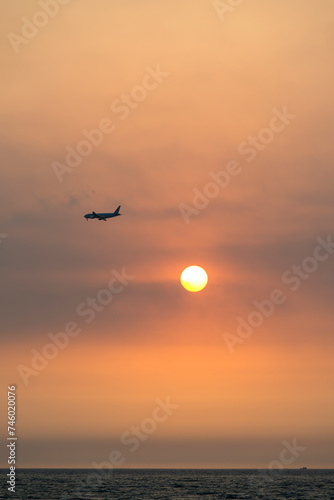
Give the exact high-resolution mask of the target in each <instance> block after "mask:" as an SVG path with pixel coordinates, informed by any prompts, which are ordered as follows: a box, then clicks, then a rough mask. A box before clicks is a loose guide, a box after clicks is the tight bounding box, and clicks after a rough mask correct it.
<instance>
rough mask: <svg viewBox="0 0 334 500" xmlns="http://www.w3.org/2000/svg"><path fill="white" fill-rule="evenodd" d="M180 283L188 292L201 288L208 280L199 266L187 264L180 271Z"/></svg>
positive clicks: (197, 290)
mask: <svg viewBox="0 0 334 500" xmlns="http://www.w3.org/2000/svg"><path fill="white" fill-rule="evenodd" d="M180 280H181V284H182V286H183V287H184V288H185V289H186V290H188V291H189V292H199V291H200V290H203V288H204V287H205V286H206V284H207V282H208V275H207V274H206V272H205V271H204V269H202V268H201V267H199V266H189V267H186V269H184V271H182V273H181V277H180Z"/></svg>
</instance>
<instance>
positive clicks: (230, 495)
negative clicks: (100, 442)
mask: <svg viewBox="0 0 334 500" xmlns="http://www.w3.org/2000/svg"><path fill="white" fill-rule="evenodd" d="M7 473H8V470H7V469H2V470H1V478H2V481H1V491H0V498H1V499H3V498H11V499H30V500H39V499H41V500H46V499H51V500H84V499H91V500H105V499H115V500H118V499H123V500H127V499H128V500H130V499H131V500H132V499H134V500H135V499H143V500H146V499H147V500H181V499H188V500H195V499H201V500H215V499H235V500H237V499H238V500H246V499H251V500H256V499H268V500H282V499H289V500H305V499H310V500H317V499H321V500H325V499H326V500H334V470H315V469H313V470H292V469H289V470H282V471H274V472H273V471H271V472H270V471H268V470H267V469H264V470H260V471H259V470H255V469H252V470H245V469H243V470H226V469H224V470H217V469H205V470H204V469H201V470H198V469H190V470H188V469H118V470H110V471H106V470H101V471H95V470H88V469H19V470H18V471H17V477H16V488H15V490H16V492H15V493H11V492H8V490H7V485H6V480H7V477H6V474H7Z"/></svg>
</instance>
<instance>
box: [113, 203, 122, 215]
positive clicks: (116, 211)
mask: <svg viewBox="0 0 334 500" xmlns="http://www.w3.org/2000/svg"><path fill="white" fill-rule="evenodd" d="M120 208H121V205H119V207H117V208H116V210H115V212H114V213H115V214H119V210H120Z"/></svg>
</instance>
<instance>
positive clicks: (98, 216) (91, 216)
mask: <svg viewBox="0 0 334 500" xmlns="http://www.w3.org/2000/svg"><path fill="white" fill-rule="evenodd" d="M120 208H121V205H120V206H119V207H117V208H116V210H115V212H111V213H102V214H97V213H96V212H92V213H91V214H86V215H84V217H85V219H86V220H87V221H88V219H97V220H104V221H106V220H107V219H111V218H112V217H117V216H118V215H122V214H120V213H119V209H120Z"/></svg>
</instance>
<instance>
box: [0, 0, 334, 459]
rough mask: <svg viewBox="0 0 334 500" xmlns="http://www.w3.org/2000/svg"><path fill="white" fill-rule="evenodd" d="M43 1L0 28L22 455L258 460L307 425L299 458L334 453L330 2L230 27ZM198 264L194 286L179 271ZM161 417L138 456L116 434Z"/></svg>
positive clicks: (197, 8)
mask: <svg viewBox="0 0 334 500" xmlns="http://www.w3.org/2000/svg"><path fill="white" fill-rule="evenodd" d="M226 3H228V2H226ZM42 4H43V1H42V0H40V2H35V1H31V2H29V3H27V2H23V1H17V2H15V3H14V4H13V3H12V2H10V1H9V0H8V1H7V0H5V1H3V4H2V10H3V12H4V15H3V16H1V21H0V25H1V28H2V29H1V31H2V33H3V36H2V40H1V46H0V56H1V59H2V68H3V71H2V79H1V82H0V91H1V92H0V96H1V97H0V99H1V113H0V127H1V143H2V144H1V146H2V148H1V150H2V162H1V164H2V169H1V182H0V186H1V187H0V189H1V200H2V208H1V215H2V217H1V225H0V235H2V236H1V239H0V263H1V266H2V287H1V288H2V296H1V318H2V331H3V334H2V349H1V351H2V357H3V359H2V362H1V372H2V380H3V381H4V385H5V386H6V385H7V384H12V383H15V384H16V385H17V394H18V408H19V414H18V424H17V428H18V435H19V439H20V465H21V466H28V467H33V466H38V467H48V466H50V467H92V466H93V465H92V464H93V463H100V462H102V461H106V460H109V458H108V457H109V454H110V453H111V452H112V451H113V450H118V451H119V452H120V454H121V455H122V457H123V458H124V460H123V461H122V464H121V465H122V466H123V467H267V466H268V464H269V463H270V462H271V461H273V460H277V458H278V457H279V455H280V452H281V450H282V447H283V445H282V441H288V442H292V441H293V439H297V442H298V444H300V445H301V446H304V447H306V450H304V451H303V452H301V453H300V456H297V457H296V460H295V461H294V462H293V464H291V465H290V466H291V467H300V466H302V465H305V464H306V465H308V466H309V467H333V460H332V456H331V453H330V450H331V449H332V446H333V424H332V422H333V418H332V416H333V390H332V387H333V369H332V359H333V340H332V325H333V312H332V310H333V307H332V304H333V280H332V275H333V270H334V255H332V253H331V252H332V249H331V247H330V246H328V245H327V247H326V241H327V240H328V238H329V239H330V238H331V237H333V240H334V232H333V215H334V204H333V194H332V185H333V180H334V174H333V148H332V130H333V117H332V115H333V113H332V109H333V107H332V105H333V102H332V101H333V97H332V95H333V93H332V88H333V70H332V60H333V21H334V16H333V14H334V9H333V4H332V1H331V0H327V1H326V0H321V1H319V3H318V4H317V7H315V6H314V2H312V1H309V0H295V1H294V2H293V3H291V2H290V1H288V0H280V1H278V0H277V1H272V2H267V1H265V0H253V1H252V2H244V3H241V4H240V5H239V6H238V7H235V8H233V9H232V10H231V11H229V12H227V13H226V15H225V16H224V18H223V19H222V18H221V17H222V16H219V15H218V13H217V12H216V10H215V8H214V5H213V2H212V1H211V0H168V2H156V1H153V0H143V1H141V2H136V1H134V0H122V2H118V1H116V0H96V1H95V2H82V3H79V2H77V1H75V0H71V1H69V2H68V3H66V2H64V5H61V6H60V5H58V7H59V9H57V12H56V13H55V14H54V16H53V17H50V16H48V15H47V14H45V10H44V11H43V9H42V7H41V5H42ZM43 5H44V4H43ZM41 12H44V14H42V15H41V14H40V13H41ZM27 20H28V21H27ZM32 21H34V22H35V24H36V23H37V24H38V23H42V24H43V22H45V23H46V24H45V26H43V27H40V28H36V27H34V25H32V27H31V25H29V22H32ZM29 26H30V30H33V31H29ZM31 33H33V35H32V34H31ZM27 34H28V35H29V36H30V38H28V37H27ZM20 37H21V38H20ZM98 127H100V128H101V129H102V130H103V132H96V129H97V128H98ZM92 129H94V130H95V132H94V133H93V134H94V135H93V136H92V135H90V134H91V131H92ZM87 135H89V136H90V137H91V140H92V141H94V140H95V141H96V142H97V143H98V144H95V145H94V144H93V145H91V144H90V143H88V146H87ZM82 141H86V142H85V143H82ZM85 148H86V149H85ZM87 148H88V149H87ZM68 151H71V152H72V153H71V154H72V156H71V158H72V162H73V161H76V162H77V163H78V165H77V166H73V165H74V163H71V158H70V162H68V163H66V161H68V158H67V160H66V156H67V155H68ZM73 151H74V152H75V153H74V155H75V158H76V160H73ZM82 151H83V153H82V154H81V152H82ZM87 151H88V154H86V153H87ZM85 152H86V153H85ZM231 165H233V167H232V166H231ZM232 168H234V170H233V174H232V173H231V171H232ZM228 171H230V175H229V180H228V182H226V185H223V184H220V185H218V184H217V182H218V181H216V183H214V184H213V182H214V180H213V178H215V179H218V178H219V179H225V180H226V172H228ZM217 176H218V177H217ZM210 186H211V187H210ZM203 193H206V196H205V195H204V198H203ZM210 193H211V194H210ZM212 193H213V194H212ZM210 196H211V198H210ZM119 204H121V205H122V208H121V212H122V214H123V216H122V217H120V218H118V219H115V220H112V221H108V222H107V223H104V222H98V221H88V223H86V222H85V220H84V218H83V215H84V214H86V213H87V212H91V211H92V210H95V211H106V212H108V211H112V210H114V209H115V208H116V207H117V206H118V205H119ZM185 213H186V214H188V215H187V216H185V217H184V214H185ZM4 235H7V236H6V237H5V236H4ZM319 238H320V240H319ZM320 241H321V242H322V243H319V242H320ZM319 245H320V247H319ZM193 264H196V265H200V266H202V267H203V268H204V269H206V271H207V273H208V275H209V283H208V285H207V287H206V288H205V290H203V291H202V292H199V293H197V294H192V293H189V292H187V291H185V290H184V289H183V288H182V287H181V285H180V283H179V276H180V273H181V272H182V270H183V269H184V268H185V267H187V266H189V265H193ZM293 266H302V268H301V269H299V271H298V270H297V268H296V267H293ZM312 266H313V267H312ZM124 268H125V271H124ZM122 270H123V276H124V275H125V276H126V275H127V276H129V278H128V283H127V284H126V283H125V282H123V283H122V282H121V281H120V280H119V278H118V279H117V276H119V274H122ZM298 272H299V273H302V274H301V275H300V277H298V276H297V273H298ZM117 273H118V274H117ZM115 276H116V281H115V283H114V284H115V287H117V289H118V291H119V293H113V296H112V300H111V302H110V303H109V304H104V305H101V302H99V300H100V299H101V300H102V301H103V300H105V297H106V295H103V292H101V290H102V289H106V288H108V283H109V282H110V280H111V279H113V278H115ZM296 276H297V277H296ZM121 279H122V278H121ZM274 290H279V291H280V294H281V295H280V296H281V297H282V301H281V302H282V303H277V304H275V305H274V306H270V305H269V306H268V303H267V307H269V308H270V309H271V308H272V314H270V315H269V317H268V318H265V317H263V314H262V320H263V321H262V320H261V316H260V320H261V321H260V323H261V324H260V326H256V327H253V328H252V327H251V328H252V332H251V333H249V334H248V335H247V336H245V337H244V338H242V337H240V335H239V331H238V325H239V324H240V321H246V320H247V318H248V317H249V315H250V314H252V313H253V312H254V311H255V310H256V306H255V305H254V302H256V301H258V302H261V303H262V302H263V301H265V300H266V301H268V299H269V298H270V297H273V295H272V294H273V293H274V294H275V292H273V291H274ZM103 297H104V298H103ZM89 298H90V299H89ZM94 299H96V300H97V306H96V309H97V310H95V311H94V307H93V308H92V306H91V305H90V306H89V305H88V302H87V301H89V300H94ZM88 309H90V311H91V312H90V313H89V312H87V310H88ZM80 311H81V313H80ZM92 311H93V312H92ZM78 312H79V314H78ZM84 313H85V314H84ZM254 317H257V318H258V317H259V313H257V316H256V315H255V316H254V314H253V318H254ZM240 318H242V320H241V319H240ZM88 320H89V321H88ZM69 322H74V323H75V324H76V325H77V326H76V328H77V331H76V333H77V335H75V336H72V337H69V336H68V335H67V337H66V339H65V340H64V338H65V337H64V334H63V335H59V338H60V337H62V339H63V342H65V343H66V346H64V348H63V349H61V348H60V347H56V348H55V347H54V348H53V351H52V352H53V353H54V358H53V359H49V360H48V361H47V363H44V364H45V366H42V365H41V364H40V365H38V362H37V365H34V364H33V363H34V361H33V358H34V357H35V355H36V351H37V352H38V353H39V354H41V353H42V352H43V349H45V345H46V344H50V342H51V338H52V339H54V337H52V335H55V334H57V333H59V332H64V329H65V325H67V324H68V323H69ZM48 334H52V335H51V337H50V335H48ZM226 334H229V336H228V337H227V335H226ZM227 338H229V339H230V341H229V342H228V341H227V340H226V339H227ZM231 339H233V340H232V341H231ZM52 342H53V341H52ZM231 342H232V344H231ZM50 349H51V350H52V347H51V348H50ZM32 350H33V353H32ZM50 352H51V351H50ZM52 352H51V356H52ZM40 363H43V361H40ZM36 366H38V368H36ZM22 367H25V368H22ZM24 369H29V370H32V371H30V372H27V371H25V372H24ZM23 373H25V375H24V374H23ZM166 398H170V401H171V402H172V404H173V405H175V406H177V408H175V409H173V410H171V414H170V415H169V414H168V415H167V414H166V415H167V416H166V419H163V418H162V415H163V411H164V410H163V409H162V408H161V409H160V410H157V405H158V403H157V400H159V401H160V402H161V401H162V402H163V401H166ZM1 404H2V405H5V403H4V401H3V400H2V401H1ZM158 411H159V415H160V419H161V420H162V419H163V421H161V422H157V421H154V422H155V423H154V429H153V431H152V432H151V433H149V432H148V433H146V434H145V433H144V434H145V435H144V438H143V439H140V438H138V439H139V441H138V443H139V445H138V449H136V450H134V451H133V452H131V451H130V450H129V448H130V445H129V444H124V433H127V432H128V433H130V434H131V433H132V431H131V429H132V427H133V426H142V425H144V428H146V427H145V425H147V426H149V424H147V422H148V419H152V415H153V414H154V415H158V413H157V412H158ZM154 412H155V413H154ZM2 415H5V410H4V411H3V412H2ZM1 418H2V420H1V429H6V421H5V420H4V417H3V416H2V417H1ZM143 422H144V423H143ZM145 422H146V424H145ZM151 423H152V422H151ZM152 425H153V424H152ZM148 428H149V427H147V429H148ZM1 432H2V434H3V435H4V434H6V433H5V432H4V431H3V430H2V431H1ZM122 436H123V438H122ZM122 439H123V441H122ZM1 457H2V456H1ZM2 463H3V464H6V457H5V456H4V457H3V462H2ZM2 466H5V465H2Z"/></svg>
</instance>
